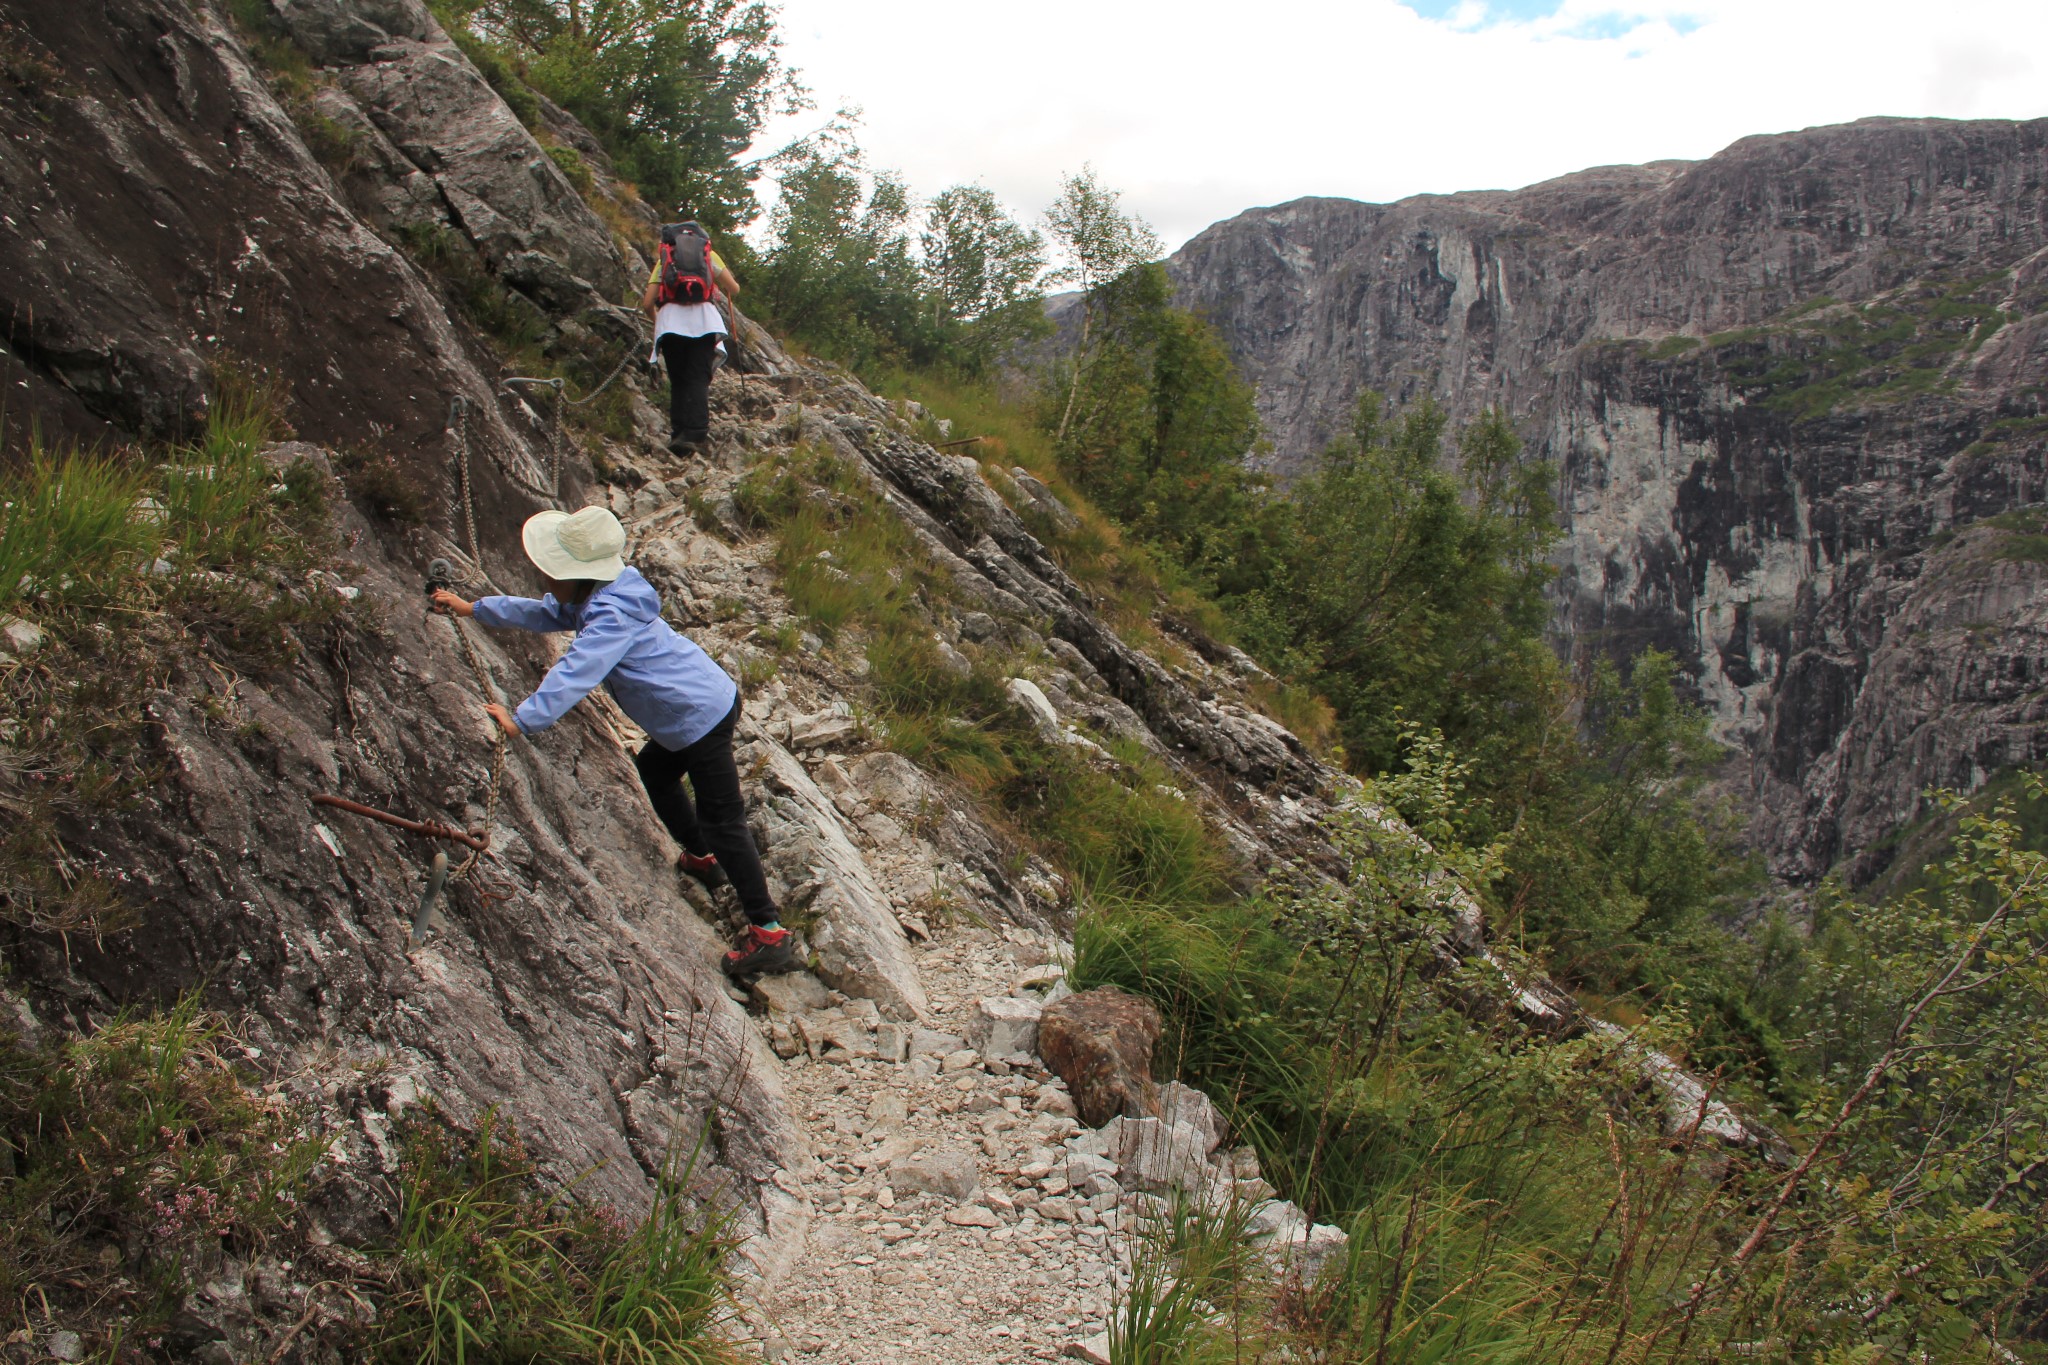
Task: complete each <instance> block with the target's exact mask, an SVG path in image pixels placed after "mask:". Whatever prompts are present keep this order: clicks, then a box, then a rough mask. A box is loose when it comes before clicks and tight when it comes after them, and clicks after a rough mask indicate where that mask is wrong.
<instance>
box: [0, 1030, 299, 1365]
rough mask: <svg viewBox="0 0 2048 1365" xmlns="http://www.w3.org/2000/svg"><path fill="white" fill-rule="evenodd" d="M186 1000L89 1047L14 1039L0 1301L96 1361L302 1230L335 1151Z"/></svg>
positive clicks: (1, 1073)
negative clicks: (222, 1273)
mask: <svg viewBox="0 0 2048 1365" xmlns="http://www.w3.org/2000/svg"><path fill="white" fill-rule="evenodd" d="M238 1051H239V1048H237V1047H234V1046H232V1040H231V1039H230V1037H229V1035H228V1033H227V1030H226V1025H225V1023H224V1021H223V1020H221V1019H220V1018H219V1017H217V1016H214V1015H210V1014H207V1013H205V1012H204V1011H202V1010H201V1009H200V1007H199V1004H198V1002H197V1000H196V998H193V997H187V998H185V999H184V1000H182V1001H180V1002H179V1003H178V1004H177V1005H176V1006H174V1007H173V1008H172V1009H170V1010H169V1011H167V1012H165V1013H162V1014H156V1015H146V1016H145V1015H129V1014H123V1015H120V1016H118V1017H116V1018H115V1019H114V1020H113V1021H112V1022H111V1023H109V1024H107V1025H106V1026H105V1027H103V1028H101V1029H99V1030H97V1031H96V1032H94V1033H91V1034H89V1035H87V1036H85V1037H83V1038H77V1039H70V1040H63V1041H58V1040H50V1041H46V1042H41V1043H34V1044H32V1043H28V1042H25V1041H23V1040H22V1039H20V1038H19V1037H17V1036H15V1035H14V1034H12V1033H0V1143H4V1146H0V1302H4V1303H5V1304H6V1305H7V1311H8V1312H9V1314H10V1315H11V1316H12V1317H13V1319H14V1322H13V1324H12V1325H13V1327H14V1329H16V1330H18V1331H20V1332H22V1333H24V1334H27V1335H28V1336H33V1335H35V1334H37V1333H45V1334H46V1333H48V1332H50V1331H51V1330H53V1329H55V1328H68V1329H70V1330H74V1331H77V1332H79V1333H80V1334H81V1335H82V1336H83V1337H84V1338H85V1339H86V1342H87V1344H88V1346H89V1347H90V1348H91V1349H92V1350H94V1351H95V1352H96V1353H99V1352H105V1353H106V1354H105V1355H99V1354H96V1355H95V1358H96V1359H122V1360H127V1359H135V1358H140V1357H139V1356H130V1355H128V1354H126V1353H125V1352H124V1351H121V1350H120V1349H118V1345H117V1344H118V1343H119V1342H121V1341H123V1340H126V1341H129V1342H135V1343H140V1342H142V1341H145V1340H147V1339H149V1338H151V1337H154V1336H159V1335H161V1334H162V1333H163V1332H164V1331H165V1329H166V1328H167V1326H168V1325H169V1323H170V1321H171V1319H172V1318H173V1317H174V1316H175V1314H176V1313H177V1311H178V1309H179V1306H180V1304H181V1303H182V1301H183V1299H184V1298H185V1296H186V1295H187V1294H188V1293H190V1292H192V1291H193V1290H194V1289H196V1288H197V1287H198V1286H199V1285H200V1284H203V1283H204V1282H205V1280H206V1277H207V1276H208V1275H209V1274H210V1273H211V1272H212V1271H214V1270H215V1269H217V1268H218V1267H219V1265H220V1264H221V1262H222V1261H223V1259H224V1258H226V1257H229V1256H233V1257H237V1258H240V1259H245V1260H246V1259H247V1258H248V1257H250V1256H251V1255H253V1254H254V1253H256V1252H257V1251H259V1250H261V1249H262V1248H263V1247H264V1246H266V1245H267V1244H268V1243H269V1242H270V1241H271V1240H272V1239H273V1238H275V1237H279V1236H282V1235H284V1234H285V1232H286V1230H287V1229H288V1228H289V1226H290V1225H291V1224H292V1223H293V1222H294V1220H295V1219H296V1218H297V1214H298V1207H299V1202H300V1198H301V1196H302V1195H303V1193H304V1191H305V1189H306V1187H307V1184H308V1181H309V1179H310V1177H311V1176H312V1174H313V1172H314V1170H315V1168H316V1167H317V1166H318V1164H319V1162H320V1160H321V1157H322V1155H323V1153H324V1152H325V1150H326V1147H327V1139H326V1137H325V1136H324V1135H321V1134H318V1133H315V1132H312V1131H310V1130H309V1129H308V1127H307V1126H306V1123H305V1121H304V1120H303V1118H302V1117H301V1116H300V1115H299V1114H297V1113H295V1112H294V1111H293V1110H292V1108H291V1107H290V1106H289V1105H287V1104H286V1103H284V1102H283V1101H282V1099H281V1098H279V1097H277V1096H274V1095H268V1094H264V1093H262V1092H261V1091H259V1090H258V1089H257V1088H256V1087H255V1085H254V1084H253V1081H254V1078H253V1077H251V1076H245V1075H243V1074H241V1070H240V1066H239V1064H238V1063H236V1062H235V1061H233V1060H231V1058H232V1056H233V1055H234V1054H235V1053H236V1052H238Z"/></svg>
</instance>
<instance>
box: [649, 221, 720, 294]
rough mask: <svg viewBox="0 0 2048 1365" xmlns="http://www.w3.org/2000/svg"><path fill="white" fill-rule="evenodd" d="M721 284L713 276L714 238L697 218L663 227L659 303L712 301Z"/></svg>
mask: <svg viewBox="0 0 2048 1365" xmlns="http://www.w3.org/2000/svg"><path fill="white" fill-rule="evenodd" d="M717 292H718V287H717V285H716V284H715V283H714V282H713V280H712V278H711V238H710V237H709V236H707V235H706V234H705V232H704V229H703V228H702V227H700V226H698V225H697V224H696V223H694V222H690V223H667V224H664V225H663V226H662V229H661V287H660V289H659V290H658V291H657V293H656V295H655V300H656V302H658V303H709V302H711V300H712V298H713V297H714V296H715V295H716V294H717Z"/></svg>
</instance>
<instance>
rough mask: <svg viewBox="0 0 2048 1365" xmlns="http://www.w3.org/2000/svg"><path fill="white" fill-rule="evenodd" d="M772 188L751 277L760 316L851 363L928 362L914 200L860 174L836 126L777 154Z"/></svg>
mask: <svg viewBox="0 0 2048 1365" xmlns="http://www.w3.org/2000/svg"><path fill="white" fill-rule="evenodd" d="M781 190H782V195H781V198H780V199H778V200H777V201H776V204H775V208H774V210H773V212H772V213H771V215H770V223H771V225H772V227H773V237H772V239H771V241H770V243H769V246H768V248H767V250H766V251H765V252H764V253H763V254H762V258H761V266H760V269H759V270H758V271H757V272H756V278H755V297H756V299H757V300H758V301H759V305H760V307H761V308H762V309H763V310H764V312H765V314H766V316H767V318H768V319H769V320H770V321H772V322H773V323H774V324H775V325H776V326H779V327H781V328H783V329H785V330H787V331H789V332H791V333H793V334H794V335H796V336H799V337H801V338H803V340H804V341H805V342H806V343H808V344H809V345H811V346H813V347H815V348H816V349H818V350H820V351H823V352H825V353H826V354H828V355H832V356H834V357H836V358H838V359H840V360H844V361H846V362H848V363H849V364H853V365H855V366H859V365H862V364H866V363H869V362H871V361H874V360H878V359H880V358H883V357H886V356H893V355H899V354H904V355H908V356H909V357H911V358H912V359H913V360H917V361H928V360H930V359H932V358H933V352H934V349H935V348H934V347H933V345H932V338H933V335H934V332H933V327H932V322H931V318H930V314H929V312H928V310H927V309H926V308H925V306H924V294H923V278H922V274H921V272H920V270H919V267H918V262H917V258H916V255H915V252H914V251H913V249H912V231H913V225H914V219H915V210H916V206H915V203H914V201H913V200H912V198H911V196H910V191H909V190H908V189H907V188H906V187H905V185H904V184H903V182H902V180H901V179H899V178H898V177H896V176H895V175H893V174H890V173H888V172H881V173H874V172H870V171H869V170H868V167H867V163H866V159H865V157H864V156H863V155H862V153H861V150H860V148H859V146H858V145H857V144H855V143H854V142H853V140H852V138H851V136H850V135H847V134H845V133H843V132H842V133H837V134H834V135H832V136H828V137H823V138H819V139H814V140H813V141H812V142H810V143H808V144H805V145H803V146H802V147H800V148H799V149H797V150H796V151H795V152H794V153H792V154H790V155H789V156H787V157H785V159H784V164H783V168H782V175H781Z"/></svg>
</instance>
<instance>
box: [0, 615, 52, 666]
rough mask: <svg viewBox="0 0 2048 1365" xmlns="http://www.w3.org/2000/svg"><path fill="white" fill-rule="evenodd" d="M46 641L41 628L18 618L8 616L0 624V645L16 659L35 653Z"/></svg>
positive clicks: (46, 637)
mask: <svg viewBox="0 0 2048 1365" xmlns="http://www.w3.org/2000/svg"><path fill="white" fill-rule="evenodd" d="M48 639H49V637H48V636H47V635H45V634H44V633H43V628H42V627H41V626H39V625H36V624H35V623H33V622H31V621H24V620H22V619H21V618H20V617H19V616H10V617H8V618H7V619H6V621H4V622H0V645H4V646H5V648H6V650H7V652H8V653H9V654H12V655H14V656H15V657H16V658H20V657H21V656H22V655H24V654H33V653H35V652H36V651H37V650H39V649H41V648H42V647H43V644H44V642H45V641H46V640H48Z"/></svg>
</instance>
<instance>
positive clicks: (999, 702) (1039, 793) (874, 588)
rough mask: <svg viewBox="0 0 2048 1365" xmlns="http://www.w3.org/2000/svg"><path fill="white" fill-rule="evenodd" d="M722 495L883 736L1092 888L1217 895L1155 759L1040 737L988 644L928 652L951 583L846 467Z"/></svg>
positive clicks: (1185, 811) (798, 467) (775, 477)
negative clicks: (849, 655) (844, 647)
mask: <svg viewBox="0 0 2048 1365" xmlns="http://www.w3.org/2000/svg"><path fill="white" fill-rule="evenodd" d="M734 503H735V505H736V506H737V507H738V509H739V511H740V514H741V516H742V517H743V518H744V519H745V520H746V521H747V523H748V524H749V525H750V526H752V527H754V528H755V529H759V530H767V531H770V532H772V533H773V535H774V536H775V538H776V551H775V562H776V565H777V566H778V568H780V569H781V571H782V575H783V590H784V591H785V592H786V593H787V594H788V596H789V599H790V602H791V605H792V606H793V607H794V608H795V609H796V610H797V611H798V612H799V613H800V614H801V615H802V616H803V617H805V619H807V620H808V621H809V622H810V623H811V625H812V626H813V627H814V628H815V629H817V630H818V631H819V632H820V633H821V634H823V635H825V636H826V637H827V638H828V639H831V640H834V641H838V642H842V643H852V644H855V645H857V646H858V647H859V648H860V649H862V651H863V652H864V653H865V655H866V657H867V661H868V663H869V665H870V668H869V673H868V678H867V681H866V683H865V684H864V685H863V698H862V699H863V701H864V702H865V703H866V704H867V705H868V706H869V707H870V708H871V709H872V712H873V715H874V717H875V719H876V720H877V721H878V722H879V725H880V728H881V729H882V730H883V732H884V733H885V735H886V738H887V742H888V744H889V747H890V748H892V749H894V750H896V751H897V752H898V753H901V754H903V755H904V756H905V757H907V758H910V759H911V760H912V761H914V762H918V763H921V764H924V765H926V766H929V767H932V768H935V769H937V770H939V771H941V772H944V773H947V774H949V775H950V776H952V777H953V778H955V779H957V780H958V781H959V782H960V783H961V785H962V786H963V787H964V788H965V789H966V790H967V791H968V792H969V793H971V794H972V795H974V796H975V797H976V798H977V799H979V800H980V801H981V802H982V804H983V806H984V809H985V810H986V811H987V812H988V813H989V814H990V815H991V816H992V817H993V818H994V819H995V820H996V821H997V823H998V824H999V825H1000V826H1002V827H1004V828H1006V829H1008V830H1009V831H1010V832H1012V833H1013V834H1014V835H1015V836H1017V837H1018V838H1019V839H1021V840H1022V841H1024V842H1027V843H1029V844H1030V845H1032V846H1033V847H1035V848H1037V849H1039V850H1040V851H1041V852H1043V853H1044V854H1045V855H1046V856H1048V857H1049V858H1051V859H1052V860H1053V861H1054V862H1055V863H1056V864H1057V865H1059V866H1060V867H1061V868H1062V869H1063V870H1065V871H1066V872H1067V873H1068V874H1069V875H1070V876H1071V877H1072V878H1073V879H1074V880H1075V881H1076V882H1077V884H1078V885H1079V886H1080V887H1081V888H1082V889H1083V890H1084V891H1085V892H1087V893H1088V894H1090V895H1092V896H1096V897H1101V898H1108V899H1118V900H1124V899H1133V898H1135V899H1141V900H1145V901H1147V902H1149V903H1153V904H1161V905H1197V904H1205V903H1207V902H1209V901H1211V900H1213V899H1216V898H1217V897H1220V896H1224V895H1227V894H1228V887H1229V881H1230V877H1231V875H1232V873H1233V871H1234V869H1233V868H1232V867H1231V866H1230V860H1229V859H1228V857H1227V856H1226V855H1225V854H1224V853H1223V852H1222V851H1221V849H1222V845H1221V843H1220V841H1219V840H1218V838H1217V837H1216V835H1215V833H1214V831H1213V830H1211V829H1210V828H1209V826H1208V824H1207V822H1206V821H1205V819H1204V818H1203V816H1202V814H1201V812H1200V810H1199V809H1198V808H1197V807H1196V806H1194V805H1193V804H1192V803H1190V802H1189V801H1187V800H1184V799H1182V798H1181V797H1179V796H1176V795H1173V794H1172V793H1171V792H1170V791H1169V790H1167V789H1168V788H1170V787H1171V785H1172V775H1171V773H1170V772H1169V770H1168V769H1167V768H1166V766H1165V765H1164V764H1162V763H1161V762H1160V761H1159V760H1158V759H1156V758H1154V757H1153V756H1152V755H1151V754H1149V753H1147V752H1145V751H1144V749H1143V748H1141V747H1140V746H1137V745H1135V744H1129V743H1125V742H1122V741H1113V742H1111V743H1110V744H1109V750H1110V752H1111V754H1112V755H1113V763H1112V764H1110V765H1109V766H1108V767H1104V766H1102V765H1100V763H1099V760H1098V761H1095V762H1091V761H1090V760H1088V759H1086V758H1083V757H1082V756H1081V755H1080V753H1079V751H1077V750H1076V749H1074V748H1072V747H1069V746H1066V745H1052V744H1047V743H1046V742H1045V741H1044V740H1042V739H1041V738H1040V737H1039V736H1038V735H1036V734H1035V733H1034V732H1033V731H1032V730H1031V728H1030V727H1029V725H1028V724H1026V723H1025V721H1024V720H1023V718H1022V717H1021V716H1020V715H1019V713H1018V712H1017V709H1016V708H1015V706H1013V705H1012V703H1011V702H1010V700H1009V697H1008V695H1007V691H1006V686H1007V682H1008V680H1009V679H1010V678H1011V677H1013V676H1016V675H1017V674H1018V673H1019V672H1021V671H1023V670H1024V669H1025V668H1026V666H1027V663H1028V661H1026V660H1024V659H1021V658H1019V657H1015V656H1013V655H1011V654H1008V653H1006V652H1004V651H1003V649H1002V648H1001V647H1000V646H998V645H995V644H994V643H990V644H987V645H981V646H975V645H965V644H963V645H962V646H961V649H960V650H956V651H954V652H953V653H952V655H951V657H948V654H947V652H946V651H945V650H942V649H941V648H940V643H939V641H938V640H937V639H936V638H935V637H934V622H933V617H932V609H931V606H930V604H931V603H933V602H942V601H946V600H948V599H949V598H951V596H952V589H951V585H950V583H949V582H948V581H947V579H946V577H945V576H944V575H943V574H942V573H941V572H940V571H939V570H938V569H937V568H936V566H935V565H933V564H932V563H931V562H930V560H929V559H928V557H927V556H926V555H925V553H924V551H923V549H922V547H920V546H919V545H918V543H917V542H916V540H915V538H914V537H913V536H912V535H911V533H910V530H909V528H908V527H907V526H906V525H905V524H904V522H903V520H902V518H901V517H899V516H897V515H896V513H895V512H894V511H892V510H891V509H890V508H889V507H888V506H887V505H886V504H884V503H883V502H882V501H881V500H880V498H879V497H878V496H877V495H876V494H875V492H874V491H873V489H872V488H870V487H869V486H868V485H867V484H866V483H865V482H864V481H863V480H862V479H861V478H860V476H859V474H858V473H857V471H855V470H854V469H852V468H851V467H850V466H848V465H847V464H846V463H844V462H843V461H841V460H840V459H838V458H837V457H836V456H833V455H832V454H830V453H829V452H825V451H818V450H811V449H803V448H800V449H798V450H796V451H794V452H792V453H790V454H789V455H787V456H784V457H779V458H777V459H773V460H770V461H766V462H764V463H762V464H760V465H757V466H756V467H755V468H754V469H752V470H751V471H749V472H748V474H747V476H746V478H745V479H743V480H742V481H741V484H740V487H739V488H738V489H737V490H736V491H735V494H734ZM962 651H966V653H964V654H963V652H962ZM963 659H964V661H965V667H964V669H963V667H962V661H963Z"/></svg>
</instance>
